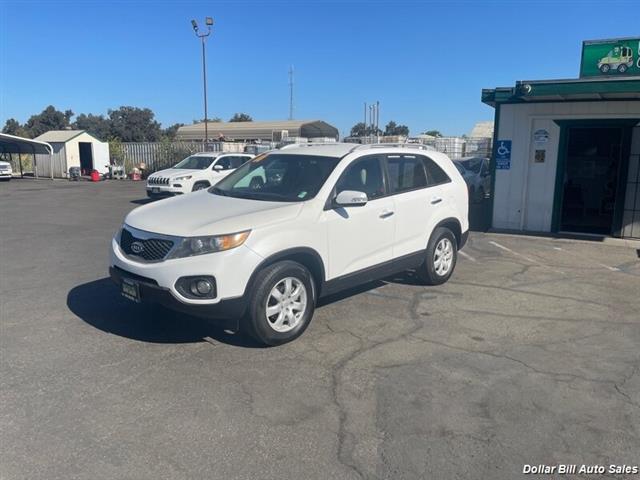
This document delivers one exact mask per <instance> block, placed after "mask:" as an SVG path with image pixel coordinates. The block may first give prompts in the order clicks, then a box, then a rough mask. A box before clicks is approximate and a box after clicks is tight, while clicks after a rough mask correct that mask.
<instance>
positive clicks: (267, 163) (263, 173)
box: [209, 152, 340, 202]
mask: <svg viewBox="0 0 640 480" xmlns="http://www.w3.org/2000/svg"><path fill="white" fill-rule="evenodd" d="M339 161H340V159H339V158H333V157H320V156H314V155H286V154H281V153H277V152H274V153H268V154H262V155H259V156H257V157H255V158H254V159H252V160H251V161H249V162H247V163H245V164H244V165H242V166H241V167H240V168H238V169H237V170H236V171H235V172H233V173H232V174H231V175H229V176H228V177H226V178H224V179H223V180H221V181H220V182H218V183H217V184H216V185H215V186H214V187H212V188H211V189H210V190H209V191H210V192H211V193H213V194H214V195H224V196H230V197H237V198H247V199H252V200H268V201H276V202H301V201H304V200H309V199H311V198H313V197H315V196H316V194H317V193H318V190H320V187H322V185H323V184H324V182H325V181H326V180H327V177H328V176H329V174H330V173H331V171H332V170H333V169H334V168H335V166H336V165H337V164H338V162H339Z"/></svg>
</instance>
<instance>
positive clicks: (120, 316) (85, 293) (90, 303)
mask: <svg viewBox="0 0 640 480" xmlns="http://www.w3.org/2000/svg"><path fill="white" fill-rule="evenodd" d="M67 306H68V307H69V309H70V310H71V311H72V312H73V313H74V314H75V315H77V316H78V317H80V318H81V319H82V320H84V321H85V322H87V323H88V324H89V325H92V326H93V327H95V328H97V329H99V330H102V331H104V332H108V333H112V334H113V335H118V336H120V337H125V338H130V339H132V340H138V341H141V342H150V343H194V342H202V341H204V337H210V338H211V339H213V340H215V341H219V342H221V343H226V344H230V345H235V346H240V347H246V348H259V347H260V345H258V344H257V343H256V342H254V341H253V340H252V339H250V338H249V337H247V336H246V335H242V334H240V333H236V334H231V333H227V332H225V331H224V330H223V329H222V328H221V327H220V326H219V325H216V324H215V321H209V320H206V319H201V318H196V317H191V316H189V315H185V314H182V313H177V312H173V311H171V310H169V309H166V308H163V307H162V306H160V305H143V304H137V303H134V302H131V301H129V300H127V299H125V298H123V297H122V296H121V295H120V292H119V291H118V288H117V287H116V285H115V284H113V282H112V281H111V279H109V278H103V279H100V280H95V281H93V282H89V283H84V284H82V285H78V286H77V287H74V288H73V289H72V290H71V291H70V292H69V294H68V295H67Z"/></svg>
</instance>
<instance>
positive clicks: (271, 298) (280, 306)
mask: <svg viewBox="0 0 640 480" xmlns="http://www.w3.org/2000/svg"><path fill="white" fill-rule="evenodd" d="M252 290H253V295H252V299H251V302H250V304H249V308H248V312H247V315H246V318H245V319H244V321H243V325H244V330H245V331H246V333H248V334H249V335H251V336H252V337H253V338H255V339H256V340H257V341H258V342H260V343H262V344H264V345H271V346H273V345H281V344H283V343H287V342H290V341H292V340H295V339H296V338H298V337H299V336H300V335H302V334H303V333H304V331H305V330H306V329H307V327H308V326H309V323H310V322H311V318H312V317H313V311H314V308H315V296H314V287H313V279H312V278H311V275H310V273H309V271H308V270H307V269H306V268H305V267H304V266H303V265H301V264H299V263H297V262H293V261H290V260H285V261H282V262H278V263H275V264H273V265H269V266H268V267H266V268H265V269H264V270H262V271H261V272H260V273H258V275H257V277H256V280H255V282H254V283H253V288H252Z"/></svg>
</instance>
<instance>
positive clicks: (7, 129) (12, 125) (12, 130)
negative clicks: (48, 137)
mask: <svg viewBox="0 0 640 480" xmlns="http://www.w3.org/2000/svg"><path fill="white" fill-rule="evenodd" d="M2 133H7V134H9V135H15V136H16V137H27V136H28V134H27V130H26V129H25V128H24V126H22V125H20V122H19V121H17V120H16V119H15V118H10V119H9V120H7V121H6V123H5V124H4V127H2Z"/></svg>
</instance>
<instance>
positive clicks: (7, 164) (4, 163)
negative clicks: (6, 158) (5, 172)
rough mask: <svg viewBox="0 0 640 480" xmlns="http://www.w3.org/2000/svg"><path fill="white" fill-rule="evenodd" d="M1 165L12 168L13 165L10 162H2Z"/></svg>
mask: <svg viewBox="0 0 640 480" xmlns="http://www.w3.org/2000/svg"><path fill="white" fill-rule="evenodd" d="M0 165H2V166H3V167H10V166H11V164H10V163H9V162H3V161H1V160H0Z"/></svg>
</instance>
